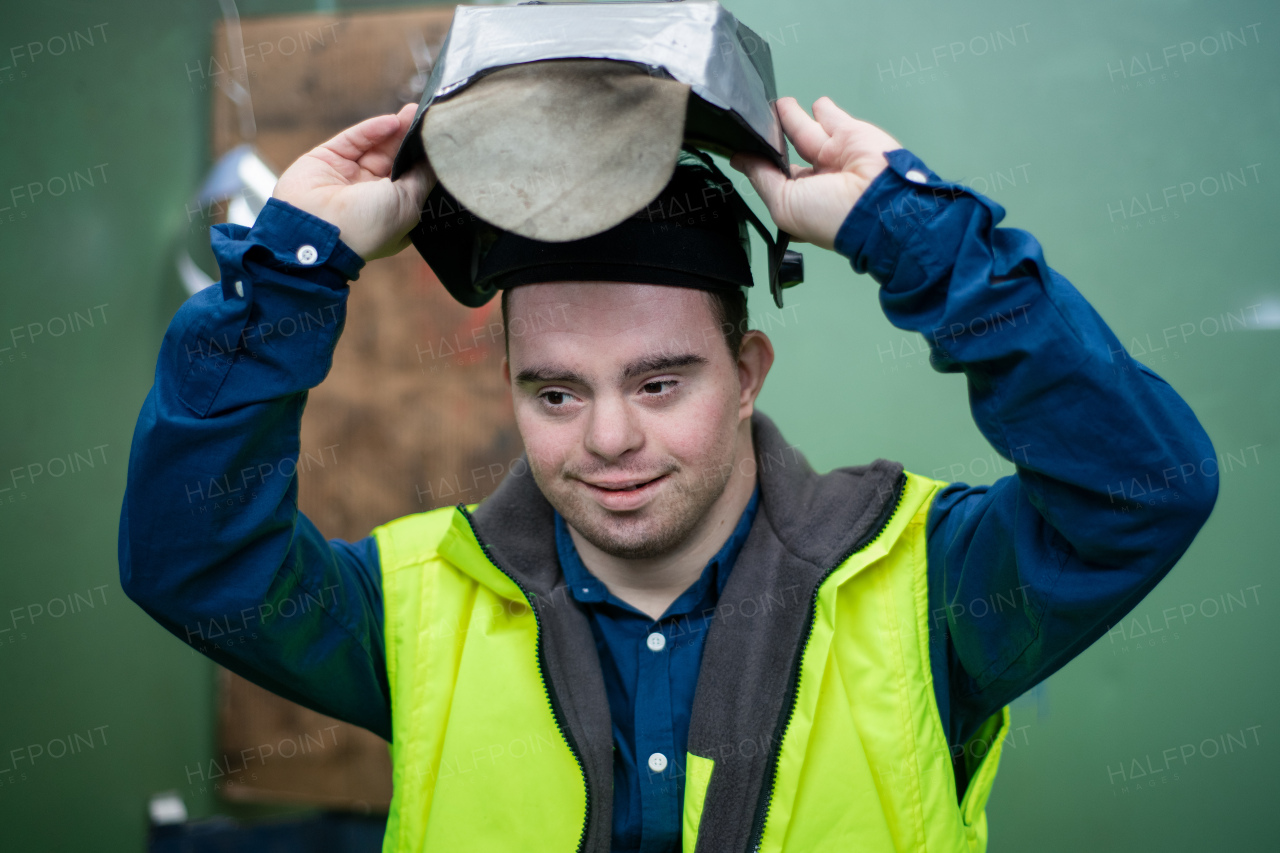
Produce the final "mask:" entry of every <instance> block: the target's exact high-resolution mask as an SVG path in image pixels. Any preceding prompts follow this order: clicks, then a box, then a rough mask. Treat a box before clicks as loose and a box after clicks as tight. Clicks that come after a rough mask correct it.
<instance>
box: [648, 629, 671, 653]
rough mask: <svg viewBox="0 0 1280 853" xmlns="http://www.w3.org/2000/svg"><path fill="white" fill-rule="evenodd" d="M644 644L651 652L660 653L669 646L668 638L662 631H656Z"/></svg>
mask: <svg viewBox="0 0 1280 853" xmlns="http://www.w3.org/2000/svg"><path fill="white" fill-rule="evenodd" d="M644 642H645V645H647V646H648V647H649V651H651V652H660V651H662V650H663V649H664V648H666V646H667V638H666V637H664V636H662V632H660V631H654V632H653V633H652V634H650V635H649V637H648V639H646V640H645V641H644Z"/></svg>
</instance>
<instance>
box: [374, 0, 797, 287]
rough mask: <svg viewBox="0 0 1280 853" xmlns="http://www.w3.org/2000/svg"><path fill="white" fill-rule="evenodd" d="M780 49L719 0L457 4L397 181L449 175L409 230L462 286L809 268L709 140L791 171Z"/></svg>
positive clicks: (735, 278)
mask: <svg viewBox="0 0 1280 853" xmlns="http://www.w3.org/2000/svg"><path fill="white" fill-rule="evenodd" d="M775 99H776V91H775V86H774V79H773V67H772V60H771V58H770V54H769V47H768V44H767V43H766V42H765V41H764V40H762V39H761V38H760V37H759V36H757V35H755V34H754V33H752V32H751V30H749V29H748V28H746V27H745V26H744V25H742V24H741V23H739V22H738V21H737V19H736V18H734V17H733V16H732V15H731V14H729V13H728V12H727V11H725V10H724V9H723V8H722V7H721V6H720V5H719V3H717V2H712V1H711V0H684V2H631V3H598V4H592V3H588V4H579V3H526V4H520V5H517V6H459V7H457V10H456V11H455V14H454V19H453V23H452V25H451V26H450V29H449V33H448V35H447V36H446V38H445V42H444V46H443V47H442V49H441V51H440V55H439V56H438V57H436V60H435V63H434V65H433V67H432V71H431V76H430V78H429V79H428V81H427V84H426V87H425V90H424V92H423V96H422V101H421V103H420V104H419V107H418V112H417V114H416V116H415V117H414V121H413V124H412V126H411V128H410V130H409V133H408V134H407V135H406V137H405V140H404V142H403V143H402V144H401V146H400V150H399V151H398V152H397V154H396V159H395V163H394V166H393V169H392V179H393V180H395V179H396V178H398V177H400V175H402V174H404V172H405V171H407V170H408V169H410V168H412V167H413V166H415V165H416V164H418V163H419V162H421V161H422V160H423V159H426V160H427V161H428V162H429V164H430V167H431V169H432V171H433V172H434V173H435V175H436V177H437V179H438V180H437V182H436V186H435V188H434V189H433V190H432V192H431V193H430V194H429V195H428V197H427V199H426V201H425V202H424V205H423V209H422V217H421V219H420V221H419V223H418V225H417V226H416V227H415V228H414V229H413V230H412V231H411V232H410V239H411V240H412V242H413V244H414V246H415V247H416V248H417V249H418V251H419V253H420V254H421V255H422V257H423V258H424V259H425V260H426V261H427V263H428V265H429V266H430V267H431V268H432V270H433V271H434V272H435V273H436V275H437V276H438V277H439V278H440V280H441V282H442V283H443V284H444V285H445V287H446V288H447V289H448V291H449V293H450V294H452V295H453V296H454V298H456V299H457V300H458V301H459V302H461V303H463V304H464V305H468V306H472V307H477V306H480V305H483V304H485V303H486V302H488V301H489V299H491V298H492V297H493V295H494V294H495V293H496V292H497V291H498V290H500V289H502V288H505V287H514V286H517V285H519V284H530V283H535V282H538V281H566V280H567V281H586V280H594V281H630V282H641V283H655V284H673V285H680V286H689V287H699V288H703V289H713V290H714V289H723V288H729V287H733V288H737V287H749V286H751V283H752V282H751V274H750V245H751V242H750V237H749V233H750V230H755V231H757V232H758V233H759V235H760V236H761V238H762V239H763V240H764V242H765V245H766V246H767V247H768V252H769V258H768V275H769V283H770V289H771V291H772V293H773V296H774V300H775V301H776V302H777V304H778V305H779V306H781V304H782V289H783V288H785V287H789V286H791V285H794V284H798V283H799V282H800V281H801V280H802V278H803V261H802V258H801V257H800V255H799V254H798V253H796V252H794V251H789V250H788V249H787V242H788V239H789V238H788V236H787V235H786V234H785V233H784V232H781V231H779V232H778V234H777V236H776V237H775V236H772V235H771V234H770V233H769V231H768V229H767V228H765V226H764V224H763V223H762V222H761V221H760V220H759V218H758V217H757V216H756V215H755V214H754V213H753V212H752V210H751V208H750V207H749V206H748V205H747V203H746V202H745V200H744V199H743V198H742V197H741V196H740V195H739V194H738V193H737V192H736V190H735V189H734V186H733V183H732V181H730V180H729V179H728V178H727V177H726V176H725V175H724V173H723V172H721V170H720V169H719V168H717V167H716V165H715V163H714V161H713V160H712V158H711V157H710V156H709V155H708V152H714V153H718V154H722V155H728V154H731V153H734V152H737V151H742V152H747V153H751V154H756V155H758V156H762V157H765V158H767V159H769V160H771V161H772V162H773V163H775V164H776V165H777V166H778V167H779V168H780V169H782V170H783V171H784V173H785V171H786V169H787V148H786V141H785V138H784V136H783V134H782V129H781V126H780V124H779V122H778V118H777V114H776V111H775V110H774V106H773V102H774V100H775Z"/></svg>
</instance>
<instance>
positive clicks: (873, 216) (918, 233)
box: [835, 148, 1004, 291]
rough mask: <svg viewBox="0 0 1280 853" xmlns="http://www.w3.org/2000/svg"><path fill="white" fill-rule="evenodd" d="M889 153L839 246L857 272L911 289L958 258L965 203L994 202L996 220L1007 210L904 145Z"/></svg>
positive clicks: (847, 221) (888, 286) (839, 234)
mask: <svg viewBox="0 0 1280 853" xmlns="http://www.w3.org/2000/svg"><path fill="white" fill-rule="evenodd" d="M885 159H886V160H888V162H889V165H888V166H887V167H886V168H885V170H884V171H883V172H881V173H880V174H879V175H877V176H876V179H875V180H873V181H872V182H871V185H870V186H868V187H867V189H866V191H865V192H864V193H863V194H862V196H861V197H860V198H859V199H858V201H857V203H856V204H855V205H854V206H853V209H852V210H850V211H849V215H848V216H846V217H845V220H844V222H843V223H841V225H840V230H839V231H837V232H836V239H835V249H836V251H837V252H839V253H840V254H841V255H844V256H845V257H846V258H848V259H849V261H850V263H851V265H852V266H853V269H854V270H855V271H856V272H859V273H870V275H871V277H872V278H874V279H875V280H876V281H877V282H879V283H880V284H881V285H882V286H884V287H885V288H886V289H888V290H892V291H902V290H909V289H911V288H913V287H916V286H917V285H918V284H919V282H920V280H921V277H922V276H925V277H934V276H937V275H940V274H942V273H944V272H945V271H946V270H947V269H949V268H950V267H951V266H952V265H953V264H954V262H955V258H956V253H957V252H958V251H959V247H960V242H961V240H962V239H963V237H964V231H965V224H966V223H967V222H968V221H969V218H970V217H969V216H968V215H967V214H968V213H969V212H971V211H969V210H967V208H971V207H972V206H973V205H975V204H979V205H984V206H987V207H989V208H992V210H993V212H994V213H997V214H998V215H997V216H996V221H998V220H999V219H1000V218H1003V215H1004V211H1003V209H1001V208H1000V206H999V205H997V204H996V203H995V202H993V201H991V200H990V199H987V198H985V197H983V196H981V195H979V194H978V193H975V192H974V191H973V190H971V189H969V188H968V187H966V186H964V185H963V184H957V183H952V182H949V181H944V180H943V179H942V178H940V177H939V176H938V175H937V174H936V173H935V172H934V171H933V170H932V169H930V168H929V167H928V166H926V165H925V164H924V162H923V161H922V160H921V159H920V158H919V157H917V156H916V155H914V154H912V153H911V152H910V151H908V150H907V149H905V148H900V149H898V150H897V151H890V152H888V153H886V154H885ZM957 207H960V208H966V210H963V211H961V210H956V208H957Z"/></svg>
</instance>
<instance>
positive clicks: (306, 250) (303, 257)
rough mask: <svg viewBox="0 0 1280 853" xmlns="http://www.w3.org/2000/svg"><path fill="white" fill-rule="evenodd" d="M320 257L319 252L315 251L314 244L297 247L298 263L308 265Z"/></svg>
mask: <svg viewBox="0 0 1280 853" xmlns="http://www.w3.org/2000/svg"><path fill="white" fill-rule="evenodd" d="M318 257H320V253H319V252H317V251H316V247H315V246H302V247H301V248H299V249H298V263H300V264H306V265H307V266H310V265H311V264H314V263H315V262H316V258H318Z"/></svg>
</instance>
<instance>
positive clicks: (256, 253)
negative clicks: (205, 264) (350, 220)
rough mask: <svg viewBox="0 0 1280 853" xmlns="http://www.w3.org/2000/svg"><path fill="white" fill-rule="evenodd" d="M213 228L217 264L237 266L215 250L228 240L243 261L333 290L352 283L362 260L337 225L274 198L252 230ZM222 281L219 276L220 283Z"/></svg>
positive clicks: (358, 275) (220, 226) (228, 226)
mask: <svg viewBox="0 0 1280 853" xmlns="http://www.w3.org/2000/svg"><path fill="white" fill-rule="evenodd" d="M213 230H214V232H215V233H214V237H213V244H214V245H213V248H214V252H215V254H217V255H218V261H219V265H220V266H221V265H223V264H224V262H227V261H230V262H231V263H232V265H234V266H243V264H236V263H235V261H236V260H239V258H234V257H226V256H225V255H224V253H223V252H220V251H219V249H220V248H222V247H223V246H227V244H228V242H234V243H238V244H239V246H238V247H237V248H238V249H239V252H236V253H235V254H239V255H240V257H242V258H243V259H245V260H248V261H253V262H255V263H260V264H263V265H264V266H268V267H271V268H272V269H276V270H279V271H281V272H284V273H286V274H288V275H290V276H297V277H300V278H305V279H306V280H308V281H311V282H314V283H315V284H324V285H328V286H330V287H338V286H341V285H343V284H346V283H347V282H348V281H354V280H356V279H358V278H359V277H360V270H361V269H363V268H364V259H363V258H361V257H360V256H359V255H357V254H356V253H355V252H354V251H353V250H352V249H351V247H350V246H348V245H347V244H346V243H344V242H342V240H340V239H339V237H338V235H339V233H340V231H339V229H338V226H336V225H333V224H331V223H329V222H326V221H324V220H323V219H321V218H320V217H318V216H313V215H312V214H310V213H307V212H306V211H304V210H299V209H298V208H296V207H294V206H293V205H291V204H289V203H288V202H287V201H281V200H280V199H277V198H273V199H268V200H267V203H266V205H265V206H264V207H263V208H262V212H261V213H259V214H258V218H257V219H256V220H255V221H254V223H253V227H252V228H246V227H245V226H243V225H230V224H227V225H215V226H213ZM219 238H222V239H219ZM227 278H228V277H227V276H225V275H224V276H223V281H226V280H227Z"/></svg>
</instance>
